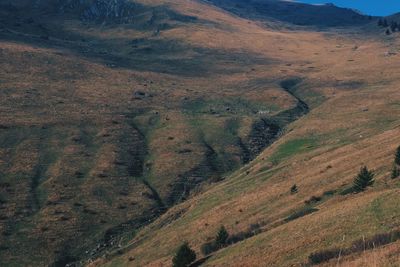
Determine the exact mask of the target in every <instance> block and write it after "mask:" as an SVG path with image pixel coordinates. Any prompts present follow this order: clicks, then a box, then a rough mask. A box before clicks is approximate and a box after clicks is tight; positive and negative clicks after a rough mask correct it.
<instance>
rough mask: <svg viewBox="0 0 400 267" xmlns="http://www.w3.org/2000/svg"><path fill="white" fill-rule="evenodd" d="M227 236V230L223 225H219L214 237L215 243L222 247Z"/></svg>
mask: <svg viewBox="0 0 400 267" xmlns="http://www.w3.org/2000/svg"><path fill="white" fill-rule="evenodd" d="M228 237H229V233H228V231H227V230H226V229H225V227H224V226H221V228H219V230H218V233H217V236H216V237H215V245H216V246H217V247H218V248H222V247H223V246H225V245H226V243H227V241H228Z"/></svg>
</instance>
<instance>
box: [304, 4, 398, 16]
mask: <svg viewBox="0 0 400 267" xmlns="http://www.w3.org/2000/svg"><path fill="white" fill-rule="evenodd" d="M297 1H298V2H303V3H312V4H321V3H334V4H335V5H337V6H341V7H348V8H355V9H358V10H360V11H361V12H363V13H364V14H367V15H375V16H387V15H391V14H393V13H397V12H400V0H297Z"/></svg>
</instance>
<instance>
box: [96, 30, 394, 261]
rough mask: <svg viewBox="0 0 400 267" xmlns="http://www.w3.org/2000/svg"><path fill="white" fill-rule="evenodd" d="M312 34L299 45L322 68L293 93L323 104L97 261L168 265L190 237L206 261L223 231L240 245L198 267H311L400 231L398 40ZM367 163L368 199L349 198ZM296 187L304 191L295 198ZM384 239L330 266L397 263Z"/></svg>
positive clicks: (391, 245)
mask: <svg viewBox="0 0 400 267" xmlns="http://www.w3.org/2000/svg"><path fill="white" fill-rule="evenodd" d="M292 34H295V33H287V34H286V37H287V38H288V39H289V38H290V36H291V35H292ZM306 36H307V37H308V42H310V43H309V44H308V45H306V43H305V42H304V43H301V45H299V47H300V49H301V50H302V52H303V53H302V54H303V55H306V54H307V53H305V51H307V50H308V49H310V50H308V51H309V52H311V51H312V52H315V53H318V54H319V56H318V57H315V60H316V61H317V62H315V61H313V62H312V63H313V64H316V70H318V71H313V72H312V73H309V74H308V76H307V78H305V79H304V80H303V82H302V83H300V84H298V85H297V87H296V92H298V94H301V93H303V94H305V93H306V92H308V93H307V94H309V92H310V90H312V92H314V94H315V93H317V92H318V93H319V94H321V95H323V96H324V97H325V99H326V100H325V101H324V102H323V103H322V104H321V105H319V106H318V107H316V108H314V109H313V110H312V111H311V112H310V113H309V114H308V115H307V116H305V117H303V118H301V119H300V120H298V121H297V122H295V123H293V124H292V125H291V126H290V127H289V128H288V129H287V131H286V134H285V135H284V136H283V137H282V138H281V139H279V141H277V142H276V143H275V144H274V145H273V146H271V147H270V148H268V149H266V150H265V151H264V152H263V153H262V154H261V155H260V156H259V157H257V159H256V160H254V161H252V162H251V163H250V164H248V165H246V166H245V167H244V168H242V169H240V170H239V171H237V172H236V173H234V174H233V175H231V176H229V177H227V178H226V179H225V180H224V181H223V182H221V183H219V184H218V185H214V186H213V187H212V188H210V189H209V190H208V191H206V192H205V193H204V194H201V195H199V196H196V197H194V198H193V199H190V200H188V201H187V202H185V203H183V204H181V205H178V206H176V207H175V208H173V209H171V210H170V211H169V212H167V213H166V214H165V215H163V216H162V217H161V218H160V219H159V220H157V221H156V222H155V223H153V224H151V225H150V226H148V227H145V228H144V229H143V230H142V231H141V232H139V234H138V235H137V237H136V238H135V239H133V240H132V242H131V243H130V244H129V246H127V247H126V248H124V249H122V250H120V251H119V252H120V253H121V252H122V253H124V255H123V256H118V254H117V255H113V254H111V255H109V256H108V258H105V259H103V260H99V261H98V264H100V265H101V264H102V263H107V262H108V261H111V262H110V263H109V264H106V266H112V265H113V264H114V265H116V266H125V265H126V266H168V264H169V263H170V260H171V256H172V255H173V253H174V252H175V249H176V248H177V247H178V246H179V245H180V244H181V243H182V242H183V241H184V240H187V241H188V242H189V243H190V245H191V246H192V247H193V248H194V249H195V250H196V252H197V255H198V256H199V257H201V255H202V253H201V252H200V247H201V245H203V244H205V243H206V242H209V241H210V240H212V238H213V237H214V236H215V234H216V232H217V229H218V228H219V227H220V226H221V225H225V226H226V227H227V229H228V231H229V232H230V233H231V235H232V236H234V239H232V240H236V242H237V241H238V240H239V241H240V240H242V241H241V242H237V243H234V244H233V245H229V246H227V247H226V248H224V249H221V250H219V251H217V252H216V253H214V254H212V255H211V257H209V258H205V260H206V261H205V262H203V264H202V265H201V266H301V265H302V264H309V259H308V257H309V255H310V254H311V253H315V252H321V251H323V250H324V249H333V248H338V249H339V248H340V249H341V250H345V249H346V248H349V247H351V246H352V243H353V242H355V241H357V240H361V244H363V242H362V240H371V238H373V237H374V235H376V234H384V233H388V232H391V231H393V230H396V229H398V227H399V225H400V220H399V218H400V214H399V211H398V209H397V206H398V203H399V200H400V199H399V194H398V193H399V182H398V180H393V179H391V178H390V173H391V169H392V164H393V159H394V152H395V149H396V147H397V146H398V145H399V144H400V139H399V123H400V121H399V119H398V118H399V112H400V110H399V105H398V104H399V97H400V95H399V92H398V88H397V81H398V79H399V78H400V77H399V74H398V73H397V72H396V69H397V68H398V67H399V66H398V64H399V62H398V60H397V59H396V57H397V55H394V56H387V55H386V51H387V50H388V49H392V48H393V47H397V44H398V41H396V43H390V44H388V43H380V42H379V41H374V40H362V39H354V36H353V38H351V39H347V38H341V39H340V42H338V39H336V41H334V40H335V39H329V38H327V39H325V41H324V39H311V38H310V36H308V34H307V33H305V34H304V38H305V37H306ZM257 37H258V38H260V36H257ZM314 38H316V36H314ZM324 38H326V36H324ZM330 38H337V36H336V37H334V36H331V37H330ZM297 40H299V38H297ZM285 43H287V42H285ZM313 43H318V44H319V45H320V46H319V47H320V48H319V50H314V49H315V48H311V47H312V44H313ZM356 47H357V48H356ZM307 48H308V49H307ZM385 55H386V56H385ZM365 73H368V74H369V75H367V76H366V75H364V74H365ZM355 79H356V80H355ZM310 103H312V101H311V102H310ZM364 164H365V165H367V166H368V167H369V168H371V169H373V170H374V172H375V174H376V184H375V185H374V186H373V188H371V189H368V190H367V191H366V192H364V193H359V194H344V192H345V191H346V189H347V188H349V187H350V186H351V183H352V181H353V178H354V176H355V175H356V174H357V172H358V169H359V168H360V166H362V165H364ZM293 184H297V186H298V193H297V194H291V193H290V188H291V186H292V185H293ZM306 201H307V202H306ZM307 203H308V204H307ZM300 212H302V213H300ZM311 212H312V213H311ZM309 213H311V214H309ZM382 238H383V237H376V238H375V244H376V247H375V248H376V249H377V250H376V251H372V252H370V251H368V249H365V248H364V249H361V250H359V252H357V251H355V252H353V253H352V254H350V255H349V256H346V257H345V256H343V257H342V259H340V256H339V259H337V257H338V254H335V253H334V254H333V258H334V259H333V261H331V263H327V264H326V266H337V265H338V262H339V263H340V264H342V265H343V266H390V263H392V264H394V266H395V265H396V263H397V262H398V257H397V256H396V254H395V253H396V251H398V243H393V244H389V245H388V246H387V247H384V248H379V250H378V247H379V246H380V244H382V243H380V240H382ZM372 240H374V239H372ZM392 240H393V241H396V239H392ZM393 241H390V242H393ZM232 242H234V241H232ZM358 242H359V241H358ZM390 242H389V243H390ZM364 244H365V243H364ZM384 244H385V243H384ZM364 246H365V247H367V245H364ZM155 247H157V249H154V248H155ZM370 248H372V245H371V247H370ZM363 250H367V252H366V254H362V252H363ZM337 251H339V250H337ZM337 253H338V252H337ZM371 259H374V260H371ZM379 263H382V265H379ZM356 264H358V265H356Z"/></svg>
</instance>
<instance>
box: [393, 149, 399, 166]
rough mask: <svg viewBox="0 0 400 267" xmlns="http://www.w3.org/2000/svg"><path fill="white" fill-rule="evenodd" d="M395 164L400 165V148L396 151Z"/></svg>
mask: <svg viewBox="0 0 400 267" xmlns="http://www.w3.org/2000/svg"><path fill="white" fill-rule="evenodd" d="M394 163H395V164H396V165H400V146H399V147H397V149H396V154H395V157H394Z"/></svg>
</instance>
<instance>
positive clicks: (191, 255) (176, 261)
mask: <svg viewBox="0 0 400 267" xmlns="http://www.w3.org/2000/svg"><path fill="white" fill-rule="evenodd" d="M195 260H196V253H195V252H194V251H193V250H192V249H191V248H190V247H189V244H188V242H185V243H183V244H182V245H181V246H180V247H179V249H178V251H177V252H176V254H175V256H174V258H173V259H172V266H173V267H187V266H188V265H189V264H191V263H192V262H194V261H195Z"/></svg>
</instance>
